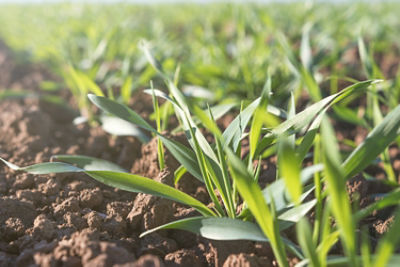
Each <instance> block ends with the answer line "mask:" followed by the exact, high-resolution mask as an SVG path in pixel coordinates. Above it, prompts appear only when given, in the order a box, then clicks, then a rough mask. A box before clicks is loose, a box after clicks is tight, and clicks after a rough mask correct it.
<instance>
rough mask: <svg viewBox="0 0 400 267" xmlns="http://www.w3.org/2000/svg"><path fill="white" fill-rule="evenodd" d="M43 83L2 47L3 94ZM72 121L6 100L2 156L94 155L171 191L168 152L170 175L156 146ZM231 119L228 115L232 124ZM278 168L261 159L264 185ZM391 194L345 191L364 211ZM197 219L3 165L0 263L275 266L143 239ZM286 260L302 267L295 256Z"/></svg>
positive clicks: (240, 251)
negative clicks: (160, 166)
mask: <svg viewBox="0 0 400 267" xmlns="http://www.w3.org/2000/svg"><path fill="white" fill-rule="evenodd" d="M43 80H57V77H55V76H53V75H52V74H51V73H49V72H48V71H47V70H46V69H45V68H43V67H42V66H40V65H37V64H35V65H31V64H27V63H23V64H19V63H17V62H16V61H15V60H14V57H13V55H12V53H11V52H10V51H9V49H7V47H6V46H5V45H4V44H2V43H0V88H13V89H15V90H20V89H24V90H32V91H35V92H39V91H38V90H39V84H40V82H41V81H43ZM63 97H68V96H65V95H64V96H63ZM133 99H134V102H133V103H132V104H133V105H132V106H133V107H134V109H136V111H138V112H139V113H140V114H141V115H144V116H146V115H147V116H148V115H149V112H150V111H151V99H150V98H149V97H147V96H144V95H136V96H135V97H134V98H133ZM66 101H69V100H68V99H66ZM146 107H150V110H147V109H146ZM75 116H76V113H74V112H72V111H71V110H70V109H66V108H65V107H62V106H57V105H48V103H46V102H43V100H41V99H40V98H29V97H27V98H20V99H7V100H3V101H0V136H1V137H2V138H1V139H0V156H1V157H3V158H5V159H7V160H9V161H11V162H13V163H14V164H17V165H20V166H25V165H29V164H33V163H41V162H47V161H49V160H50V157H51V156H52V155H56V154H81V155H88V156H93V157H98V158H102V159H106V160H110V161H112V162H115V163H117V164H119V165H120V166H122V167H124V168H126V169H129V170H131V171H132V172H133V173H136V174H140V175H143V176H146V177H150V178H152V179H155V180H157V181H159V182H162V183H165V184H169V185H173V175H172V173H173V171H174V170H175V169H176V167H177V166H178V165H177V162H176V161H175V160H174V159H173V158H172V157H171V156H170V155H168V153H167V154H166V162H167V166H168V169H167V170H164V171H162V172H160V170H159V169H158V163H157V154H156V151H157V149H156V145H157V144H156V141H155V140H152V141H151V142H149V143H148V144H145V145H142V144H141V143H140V142H139V141H138V140H137V139H135V138H133V137H113V136H110V135H108V134H106V133H105V132H104V131H103V130H102V129H101V128H100V127H89V126H88V125H86V124H81V125H74V124H73V123H72V120H73V118H74V117H75ZM231 119H232V116H229V115H228V117H227V119H226V120H231ZM220 124H221V125H225V124H226V121H225V120H223V121H221V122H220ZM174 138H177V139H179V138H181V137H179V136H176V137H174ZM393 153H397V151H394V152H393ZM397 154H398V153H397ZM397 154H396V157H397V158H400V157H399V155H397ZM399 162H400V160H399ZM275 163H276V159H274V158H271V159H269V160H268V161H265V162H263V168H262V170H263V171H262V174H261V178H260V181H261V182H262V183H263V184H266V183H269V182H271V181H272V180H273V179H274V177H275V171H276V168H275ZM397 165H400V164H397ZM399 168H400V166H399ZM396 172H397V173H398V172H399V169H396ZM177 186H178V187H179V188H180V189H181V190H183V191H185V192H187V193H189V194H191V195H193V196H195V197H196V198H197V199H199V200H201V201H203V202H204V203H208V202H209V199H208V197H207V194H206V191H205V189H204V186H203V185H202V184H200V183H199V182H198V181H197V180H196V179H194V178H193V177H190V176H187V177H184V178H183V179H182V180H181V182H180V184H178V185H177ZM388 190H390V188H387V187H384V186H376V185H375V184H371V182H369V181H367V180H365V179H364V178H362V177H356V178H354V179H353V180H351V181H350V182H349V192H350V193H351V195H355V194H356V193H358V195H359V197H357V198H355V199H356V200H357V201H359V203H360V205H366V204H367V203H371V201H373V200H371V197H370V196H371V194H374V195H377V194H379V193H382V192H387V191H388ZM194 215H196V212H195V211H194V210H193V209H191V208H188V207H184V206H182V205H178V204H176V203H172V202H170V201H166V200H162V199H160V198H158V197H154V196H149V195H144V194H134V193H129V192H125V191H121V190H118V189H114V188H111V187H108V186H105V185H103V184H100V183H98V182H96V181H95V180H93V179H91V178H89V177H87V176H85V175H83V174H58V175H31V174H26V173H20V172H14V171H10V170H9V169H8V168H6V167H5V166H4V167H0V266H155V267H158V266H193V267H195V266H196V267H197V266H224V267H229V266H255V267H257V266H277V263H276V262H275V260H274V258H273V256H272V252H271V248H270V247H269V245H268V244H266V243H259V242H250V241H240V242H234V241H233V242H220V241H210V240H207V239H204V238H201V237H199V236H196V235H194V234H191V233H188V232H183V231H179V230H169V231H160V232H157V233H153V234H150V235H148V236H145V237H144V238H139V237H138V236H139V234H140V233H141V232H143V231H145V230H148V229H151V228H153V227H155V226H158V225H161V224H164V223H167V222H170V221H172V220H175V219H181V218H184V217H188V216H194ZM391 220H392V217H391V212H390V210H386V212H385V211H383V212H381V213H380V214H374V216H373V217H371V218H368V221H367V222H364V223H366V224H367V225H369V227H370V232H371V235H372V237H373V238H378V237H379V236H380V235H382V233H384V232H385V231H386V229H387V227H388V225H390V221H391ZM290 261H291V265H294V264H295V263H297V262H298V260H297V259H296V258H293V257H292V258H291V259H290Z"/></svg>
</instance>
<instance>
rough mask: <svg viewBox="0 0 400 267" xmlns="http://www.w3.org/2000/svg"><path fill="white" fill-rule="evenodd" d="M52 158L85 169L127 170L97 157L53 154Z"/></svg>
mask: <svg viewBox="0 0 400 267" xmlns="http://www.w3.org/2000/svg"><path fill="white" fill-rule="evenodd" d="M51 158H52V159H56V160H60V161H63V162H66V163H69V164H74V165H76V166H77V167H79V168H81V169H84V170H86V171H114V172H125V173H128V171H127V170H125V169H124V168H122V167H120V166H118V165H117V164H115V163H112V162H110V161H108V160H104V159H98V158H93V157H88V156H82V155H55V156H52V157H51Z"/></svg>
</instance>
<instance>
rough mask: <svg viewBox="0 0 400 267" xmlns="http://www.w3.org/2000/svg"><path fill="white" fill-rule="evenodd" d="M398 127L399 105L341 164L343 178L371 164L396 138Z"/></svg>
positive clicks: (399, 120)
mask: <svg viewBox="0 0 400 267" xmlns="http://www.w3.org/2000/svg"><path fill="white" fill-rule="evenodd" d="M399 127H400V105H399V106H397V107H396V108H395V109H394V110H392V111H391V112H390V113H389V114H388V115H386V117H385V118H384V119H383V120H382V122H381V123H380V124H378V125H377V126H376V127H375V128H374V129H373V130H372V131H371V132H370V133H369V134H368V136H367V137H366V139H365V140H364V141H363V142H362V143H361V144H360V145H359V146H358V147H357V148H356V149H355V150H354V151H353V152H352V153H351V154H350V155H349V156H348V157H347V159H346V160H345V162H343V164H342V168H343V170H344V175H345V177H346V178H350V177H352V176H354V175H355V174H357V173H359V172H360V171H362V170H364V169H365V168H366V167H367V166H368V165H369V164H371V162H372V161H373V160H375V159H376V158H377V157H378V156H379V154H381V153H382V152H383V151H384V150H385V148H386V147H388V146H389V145H390V143H392V142H393V141H394V140H395V139H396V138H397V136H398V130H399Z"/></svg>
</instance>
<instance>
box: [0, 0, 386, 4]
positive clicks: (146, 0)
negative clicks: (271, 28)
mask: <svg viewBox="0 0 400 267" xmlns="http://www.w3.org/2000/svg"><path fill="white" fill-rule="evenodd" d="M324 1H330V2H355V1H354V0H347V1H346V0H317V2H324ZM380 1H382V0H358V2H374V3H378V2H380ZM57 2H71V3H79V2H80V3H82V2H88V3H105V2H106V3H113V2H130V3H149V4H150V3H176V2H180V3H188V2H191V3H211V2H241V3H246V2H262V3H270V2H296V1H295V0H225V1H224V0H67V1H62V0H0V3H57ZM297 2H299V1H297Z"/></svg>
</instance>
